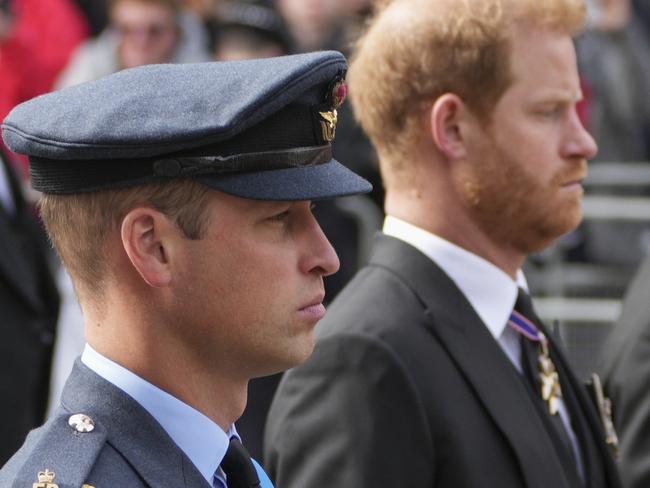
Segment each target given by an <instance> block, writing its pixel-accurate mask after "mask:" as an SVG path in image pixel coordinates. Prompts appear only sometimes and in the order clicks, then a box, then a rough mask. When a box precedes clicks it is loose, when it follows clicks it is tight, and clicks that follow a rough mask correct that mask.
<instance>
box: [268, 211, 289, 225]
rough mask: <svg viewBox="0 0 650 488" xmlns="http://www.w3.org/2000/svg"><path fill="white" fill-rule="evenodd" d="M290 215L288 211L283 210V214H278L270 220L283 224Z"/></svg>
mask: <svg viewBox="0 0 650 488" xmlns="http://www.w3.org/2000/svg"><path fill="white" fill-rule="evenodd" d="M290 215H291V212H290V211H289V210H285V211H284V212H280V213H279V214H276V215H274V216H273V217H271V220H272V221H274V222H285V221H286V220H287V219H288V218H289V216H290Z"/></svg>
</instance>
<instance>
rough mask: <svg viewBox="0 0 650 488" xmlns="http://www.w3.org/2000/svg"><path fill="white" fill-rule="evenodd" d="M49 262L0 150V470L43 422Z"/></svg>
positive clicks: (51, 315)
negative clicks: (30, 433) (29, 434)
mask: <svg viewBox="0 0 650 488" xmlns="http://www.w3.org/2000/svg"><path fill="white" fill-rule="evenodd" d="M52 258H53V255H52V253H51V250H50V248H49V246H48V243H47V239H46V237H45V233H44V232H43V230H42V228H41V226H40V225H39V223H38V222H37V220H36V218H35V215H34V212H33V209H32V206H31V205H29V204H28V203H27V202H26V201H25V198H24V197H23V194H22V190H21V184H20V182H19V178H18V175H16V174H14V172H13V170H12V168H11V166H10V164H9V161H8V159H7V158H6V157H5V155H4V152H3V151H2V150H0V398H2V401H0V466H2V465H3V464H4V463H5V462H6V461H7V460H8V459H9V457H11V455H12V454H13V453H14V452H15V451H16V450H17V449H18V448H19V447H20V445H21V444H22V443H23V441H24V440H25V436H26V435H27V433H28V432H29V431H30V430H31V429H33V428H34V427H36V426H38V425H40V424H41V423H42V422H43V420H44V418H45V407H46V402H47V396H48V382H49V375H50V364H51V359H52V344H53V341H54V334H55V328H56V322H57V313H58V308H59V296H58V292H57V290H56V287H55V285H54V279H53V276H52V271H51V269H50V266H51V265H52V262H51V260H52Z"/></svg>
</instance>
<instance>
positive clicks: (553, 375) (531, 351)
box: [508, 288, 578, 468]
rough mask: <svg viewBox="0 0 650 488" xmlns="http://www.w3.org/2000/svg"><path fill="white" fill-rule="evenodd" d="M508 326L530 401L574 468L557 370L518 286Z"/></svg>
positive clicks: (529, 306) (533, 312)
mask: <svg viewBox="0 0 650 488" xmlns="http://www.w3.org/2000/svg"><path fill="white" fill-rule="evenodd" d="M508 325H510V326H511V327H513V328H514V329H515V330H517V332H519V334H520V343H521V363H522V370H523V373H524V376H525V377H526V380H527V382H528V383H529V384H530V386H531V387H532V391H533V392H534V393H533V396H534V400H535V401H536V402H537V404H538V405H541V406H542V408H541V410H542V411H543V414H542V415H543V417H544V418H545V423H547V424H548V423H550V424H551V425H552V428H553V431H554V432H553V434H552V435H553V437H554V438H555V439H556V440H558V441H559V442H560V443H561V446H562V449H563V450H564V451H565V454H567V455H568V456H569V458H570V459H571V461H572V462H573V466H574V467H575V468H577V467H578V465H577V460H576V457H575V453H574V450H573V443H572V442H571V440H570V438H569V435H568V433H567V430H566V428H565V425H564V423H563V422H562V419H561V418H560V415H559V413H558V400H560V399H561V398H562V389H561V387H560V378H559V375H558V372H557V370H556V369H555V365H554V364H553V361H552V360H551V356H550V351H549V347H550V344H549V342H548V339H547V338H546V336H545V335H544V333H543V332H542V330H541V320H540V319H539V317H537V314H536V313H535V310H534V308H533V303H532V300H531V299H530V296H529V295H528V293H526V291H524V290H523V289H521V288H520V289H519V294H518V296H517V302H516V303H515V310H514V312H513V314H512V315H511V317H510V321H509V322H508ZM565 406H566V405H565Z"/></svg>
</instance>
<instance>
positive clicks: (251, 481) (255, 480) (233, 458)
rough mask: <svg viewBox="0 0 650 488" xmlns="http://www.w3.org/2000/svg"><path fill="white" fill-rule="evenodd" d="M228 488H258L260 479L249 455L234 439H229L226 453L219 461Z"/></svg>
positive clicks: (237, 440)
mask: <svg viewBox="0 0 650 488" xmlns="http://www.w3.org/2000/svg"><path fill="white" fill-rule="evenodd" d="M221 469H223V472H224V473H225V474H226V483H227V485H228V488H258V487H259V486H260V479H259V477H258V476H257V470H256V469H255V466H254V465H253V461H252V460H251V457H250V454H248V451H247V450H246V448H245V447H244V446H243V445H242V443H241V442H240V441H239V439H237V438H236V437H233V438H231V439H230V445H229V446H228V451H226V455H225V456H224V458H223V461H221Z"/></svg>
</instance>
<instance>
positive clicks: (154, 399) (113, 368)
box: [81, 344, 239, 486]
mask: <svg viewBox="0 0 650 488" xmlns="http://www.w3.org/2000/svg"><path fill="white" fill-rule="evenodd" d="M81 361H82V362H83V363H84V364H85V365H86V366H87V367H88V368H90V369H91V370H93V371H94V372H95V373H97V374H98V375H99V376H101V377H102V378H104V379H105V380H106V381H108V382H110V383H112V384H113V385H115V386H116V387H118V388H119V389H121V390H122V391H124V392H125V393H126V394H128V395H129V396H131V397H132V398H133V399H134V400H135V401H136V402H138V403H139V404H140V405H141V406H142V407H143V408H144V409H145V410H147V412H149V414H150V415H151V416H152V417H154V418H155V419H156V421H158V423H159V424H160V425H161V426H162V428H163V429H164V430H165V431H166V432H167V434H169V436H170V437H171V438H172V440H173V441H174V442H175V443H176V445H178V447H179V448H180V449H181V450H182V451H183V452H184V453H185V455H186V456H187V457H188V458H189V459H190V460H191V461H192V463H193V464H194V465H195V466H196V468H197V469H198V470H199V472H200V473H201V475H202V476H203V477H204V478H205V479H206V480H207V481H208V483H209V484H210V486H212V483H213V478H214V476H215V472H217V470H218V469H219V465H220V464H221V461H222V460H223V457H224V456H225V455H226V451H227V450H228V445H229V442H230V437H232V436H236V437H239V436H238V434H237V431H236V430H235V426H234V425H232V426H231V427H230V429H229V430H228V433H226V432H224V431H223V430H222V429H221V428H220V427H219V426H218V425H217V424H216V423H214V422H213V421H212V420H210V419H209V418H208V417H206V416H205V415H203V414H202V413H201V412H199V411H198V410H196V409H194V408H192V407H191V406H189V405H188V404H186V403H184V402H182V401H181V400H179V399H178V398H176V397H173V396H172V395H170V394H169V393H167V392H165V391H163V390H161V389H160V388H158V387H157V386H154V385H152V384H151V383H149V382H148V381H146V380H144V379H143V378H141V377H139V376H138V375H136V374H135V373H133V372H131V371H129V370H128V369H126V368H124V367H122V366H120V365H119V364H117V363H115V362H113V361H111V360H110V359H108V358H107V357H105V356H103V355H102V354H100V353H98V352H97V351H95V350H94V349H93V348H92V347H91V346H90V345H88V344H86V347H85V349H84V351H83V354H82V356H81Z"/></svg>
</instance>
